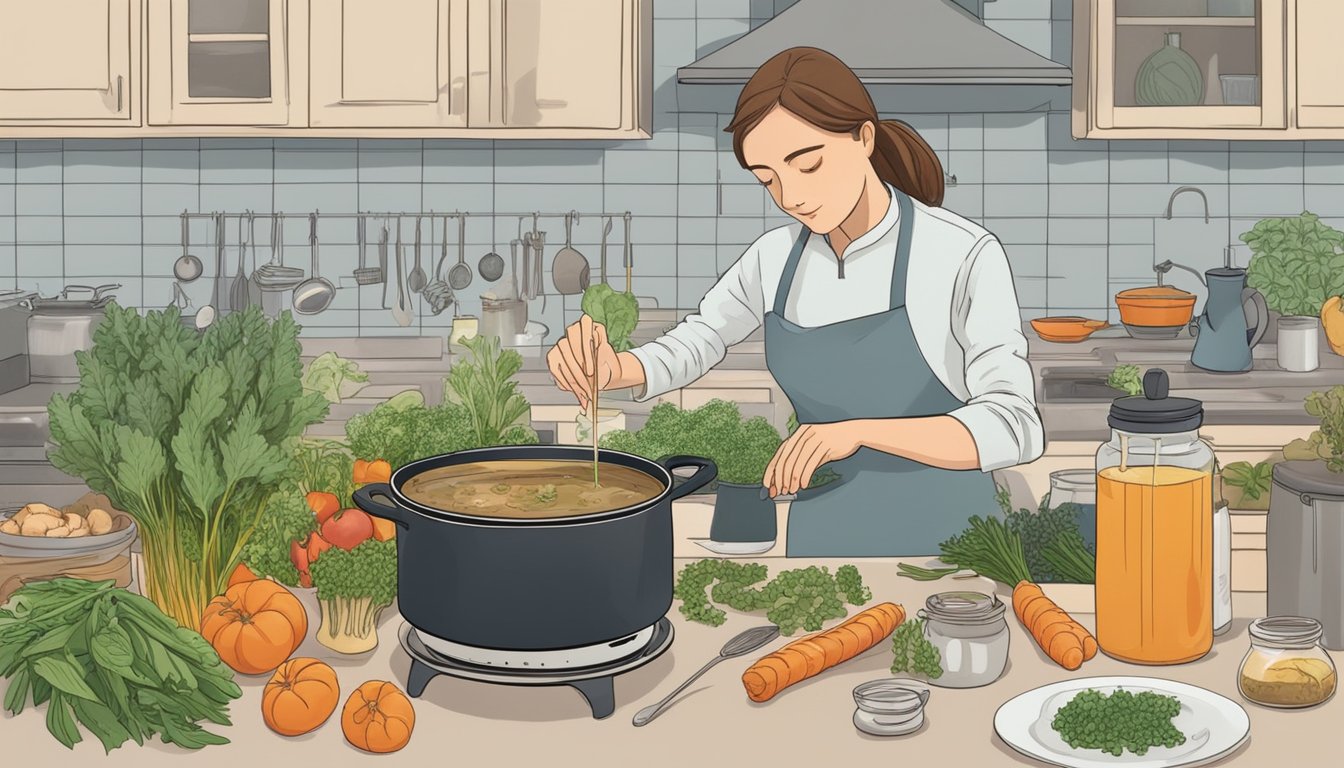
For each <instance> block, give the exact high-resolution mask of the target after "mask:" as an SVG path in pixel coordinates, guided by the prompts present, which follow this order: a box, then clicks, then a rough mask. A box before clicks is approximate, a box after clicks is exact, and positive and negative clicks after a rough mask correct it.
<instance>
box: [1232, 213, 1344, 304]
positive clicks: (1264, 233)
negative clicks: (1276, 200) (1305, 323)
mask: <svg viewBox="0 0 1344 768" xmlns="http://www.w3.org/2000/svg"><path fill="white" fill-rule="evenodd" d="M1241 239H1242V241H1243V242H1245V243H1246V244H1247V245H1249V246H1250V247H1251V254H1252V256H1251V264H1250V267H1249V268H1248V269H1247V275H1246V282H1247V284H1249V285H1250V286H1252V287H1253V288H1257V289H1259V291H1260V292H1261V293H1263V294H1264V295H1265V303H1266V304H1268V305H1269V308H1270V309H1272V310H1274V311H1275V312H1278V313H1279V314H1281V315H1310V316H1313V317H1314V316H1316V315H1319V314H1320V313H1321V305H1323V304H1324V303H1325V300H1326V299H1328V298H1329V297H1331V296H1338V295H1340V294H1341V293H1344V232H1340V231H1339V230H1337V229H1335V228H1334V227H1331V226H1329V225H1328V224H1325V223H1324V222H1322V221H1321V220H1320V217H1319V216H1317V215H1316V214H1314V213H1309V212H1306V211H1303V212H1302V214H1301V215H1300V216H1292V217H1287V218H1269V219H1262V220H1260V221H1258V222H1256V224H1255V226H1254V227H1252V228H1251V231H1249V232H1246V233H1244V234H1242V236H1241Z"/></svg>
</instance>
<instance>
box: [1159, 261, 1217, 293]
mask: <svg viewBox="0 0 1344 768" xmlns="http://www.w3.org/2000/svg"><path fill="white" fill-rule="evenodd" d="M1172 267H1176V268H1177V269H1184V270H1185V271H1186V272H1189V273H1190V274H1192V275H1194V276H1195V277H1196V278H1197V279H1198V280H1199V284H1200V285H1202V286H1204V287H1205V288H1208V287H1209V284H1208V283H1207V282H1206V281H1205V280H1204V275H1202V274H1200V272H1199V270H1197V269H1194V268H1192V267H1187V266H1185V265H1184V264H1177V263H1176V262H1174V261H1172V260H1171V259H1167V260H1166V261H1164V262H1161V263H1160V264H1154V265H1153V271H1154V272H1156V273H1157V284H1158V285H1162V276H1163V275H1165V274H1167V273H1168V272H1170V271H1171V268H1172Z"/></svg>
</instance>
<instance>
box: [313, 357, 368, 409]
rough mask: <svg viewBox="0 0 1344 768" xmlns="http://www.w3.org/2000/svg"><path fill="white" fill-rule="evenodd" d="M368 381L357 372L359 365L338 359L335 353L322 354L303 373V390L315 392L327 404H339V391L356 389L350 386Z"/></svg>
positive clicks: (365, 375) (341, 358) (366, 375)
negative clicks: (325, 400) (324, 399)
mask: <svg viewBox="0 0 1344 768" xmlns="http://www.w3.org/2000/svg"><path fill="white" fill-rule="evenodd" d="M368 380H369V374H367V373H365V372H364V371H361V370H359V363H356V362H355V361H353V360H346V359H345V358H343V357H339V356H338V355H337V354H336V353H335V352H323V353H322V354H320V355H318V356H317V357H315V358H313V361H312V362H310V363H308V368H307V370H305V371H304V372H303V389H304V391H305V392H316V393H318V394H320V395H322V396H323V397H325V398H326V399H327V401H328V402H332V403H339V402H341V391H342V389H345V390H346V391H350V390H351V389H357V388H355V387H349V386H347V385H346V382H349V383H350V384H363V383H365V382H367V381H368Z"/></svg>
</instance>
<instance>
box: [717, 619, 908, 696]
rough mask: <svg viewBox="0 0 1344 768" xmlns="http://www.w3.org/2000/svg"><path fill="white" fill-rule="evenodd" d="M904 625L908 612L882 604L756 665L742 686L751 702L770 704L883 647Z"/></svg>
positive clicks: (797, 641)
mask: <svg viewBox="0 0 1344 768" xmlns="http://www.w3.org/2000/svg"><path fill="white" fill-rule="evenodd" d="M902 621H905V609H903V608H902V607H901V606H899V605H896V604H895V603H879V604H877V605H875V606H873V607H872V608H869V609H867V610H865V611H861V612H859V613H857V614H855V615H854V616H852V617H851V618H849V619H847V620H846V621H844V622H843V623H840V624H837V625H836V626H834V627H832V628H830V629H828V630H826V631H824V632H819V633H817V634H815V635H811V636H809V637H804V638H802V639H800V640H795V641H793V642H792V643H789V644H788V645H786V646H784V647H783V648H781V649H779V650H778V651H775V652H774V653H771V654H769V655H767V656H765V657H764V658H762V659H761V660H759V661H757V662H756V663H755V664H752V665H751V666H750V667H748V668H747V671H746V672H744V673H742V685H743V686H744V687H745V688H746V689H747V696H748V697H749V698H750V699H751V700H752V701H758V702H759V701H769V700H770V699H771V698H773V697H774V696H775V694H777V693H779V692H780V691H782V690H784V689H785V688H788V687H789V686H790V685H794V684H796V683H800V682H802V681H803V680H806V679H807V678H809V677H813V676H815V675H818V674H821V673H822V672H824V671H825V670H827V669H830V668H831V667H834V666H837V665H839V664H843V663H844V662H846V661H849V660H850V659H852V658H854V657H855V656H858V655H859V654H860V653H863V652H864V651H866V650H868V649H869V648H872V647H873V646H875V645H877V644H878V643H880V642H881V641H882V640H883V639H885V638H886V637H887V636H888V635H890V634H891V633H892V632H894V631H895V630H896V627H897V626H898V625H900V623H901V622H902Z"/></svg>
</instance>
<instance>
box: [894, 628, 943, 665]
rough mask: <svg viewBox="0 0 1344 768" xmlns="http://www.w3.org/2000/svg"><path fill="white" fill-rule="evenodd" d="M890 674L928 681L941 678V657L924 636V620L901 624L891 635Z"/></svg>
mask: <svg viewBox="0 0 1344 768" xmlns="http://www.w3.org/2000/svg"><path fill="white" fill-rule="evenodd" d="M891 652H892V653H893V654H894V655H895V658H893V659H892V661H891V673H892V674H893V675H899V674H914V675H918V676H920V677H924V678H927V679H929V680H937V679H938V678H940V677H942V676H943V657H942V654H940V653H939V652H938V648H937V647H936V646H934V644H933V643H931V642H929V639H928V638H927V637H925V636H924V620H923V619H911V620H909V621H906V622H902V623H901V625H900V626H898V627H896V631H895V632H893V633H892V634H891Z"/></svg>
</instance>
